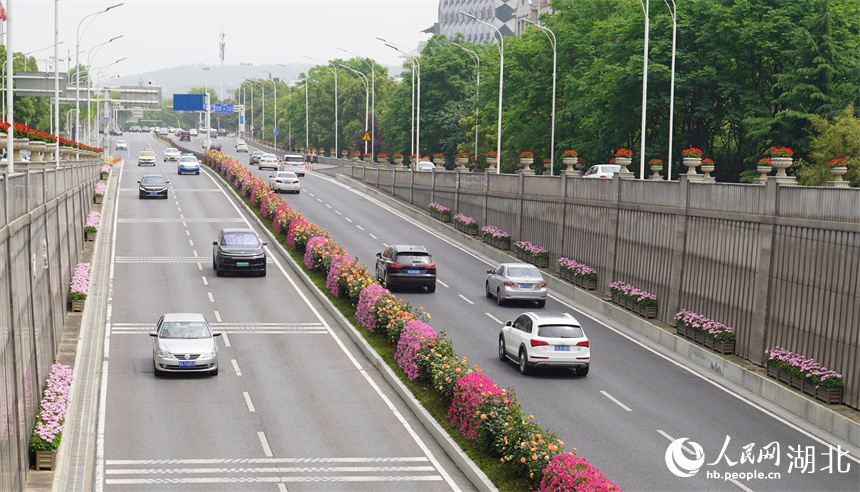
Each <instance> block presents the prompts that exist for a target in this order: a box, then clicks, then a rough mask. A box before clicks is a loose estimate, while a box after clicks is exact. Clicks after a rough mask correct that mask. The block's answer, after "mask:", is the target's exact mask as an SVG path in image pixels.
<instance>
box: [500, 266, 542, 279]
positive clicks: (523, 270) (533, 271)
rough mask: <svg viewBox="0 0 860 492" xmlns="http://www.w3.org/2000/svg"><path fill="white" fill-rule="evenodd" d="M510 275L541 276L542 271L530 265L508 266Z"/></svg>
mask: <svg viewBox="0 0 860 492" xmlns="http://www.w3.org/2000/svg"><path fill="white" fill-rule="evenodd" d="M507 275H508V277H531V278H540V276H541V275H540V272H539V271H538V269H537V268H529V267H508V272H507Z"/></svg>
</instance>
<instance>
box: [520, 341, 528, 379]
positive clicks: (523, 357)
mask: <svg viewBox="0 0 860 492" xmlns="http://www.w3.org/2000/svg"><path fill="white" fill-rule="evenodd" d="M518 362H519V363H520V374H522V375H523V376H525V375H526V374H528V373H530V372H531V367H529V359H528V355H527V354H526V349H525V347H522V348H520V356H519V361H518Z"/></svg>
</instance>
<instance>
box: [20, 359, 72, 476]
mask: <svg viewBox="0 0 860 492" xmlns="http://www.w3.org/2000/svg"><path fill="white" fill-rule="evenodd" d="M73 379H74V377H73V376H72V369H71V368H70V367H69V366H66V365H63V364H54V365H52V366H51V374H50V375H49V376H48V381H47V383H46V385H45V392H44V393H43V395H42V401H41V403H40V405H39V413H37V414H36V425H35V427H34V428H33V435H32V436H30V449H32V450H33V451H34V452H35V453H36V470H42V469H48V470H53V469H54V467H55V466H56V455H57V454H56V453H57V448H58V447H59V446H60V439H62V437H63V426H64V425H65V423H66V408H67V407H68V405H69V390H70V389H71V387H72V380H73Z"/></svg>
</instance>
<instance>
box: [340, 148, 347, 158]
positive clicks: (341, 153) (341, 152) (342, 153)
mask: <svg viewBox="0 0 860 492" xmlns="http://www.w3.org/2000/svg"><path fill="white" fill-rule="evenodd" d="M348 153H349V152H347V151H345V150H342V151H340V156H341V157H342V158H344V159H346V155H347V154H348Z"/></svg>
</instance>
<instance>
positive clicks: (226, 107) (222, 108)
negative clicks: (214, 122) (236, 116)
mask: <svg viewBox="0 0 860 492" xmlns="http://www.w3.org/2000/svg"><path fill="white" fill-rule="evenodd" d="M209 111H211V112H213V113H232V112H233V105H232V104H210V105H209Z"/></svg>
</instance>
